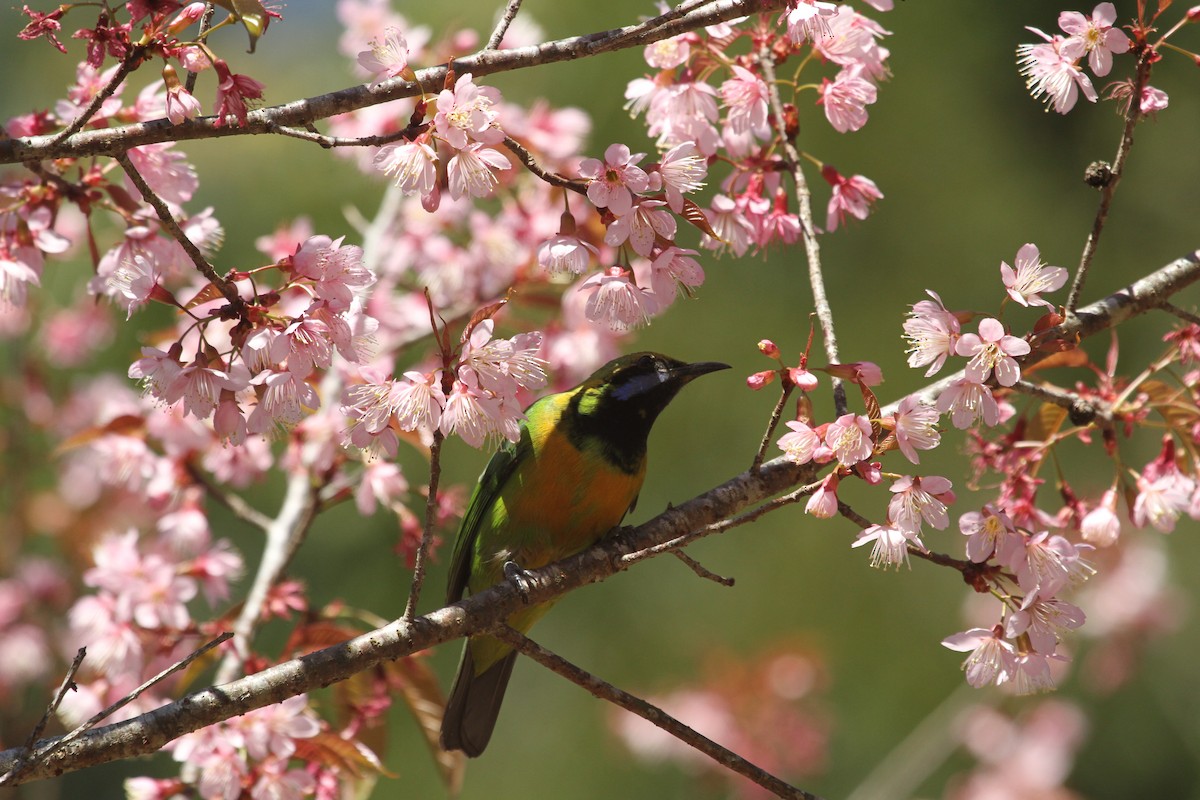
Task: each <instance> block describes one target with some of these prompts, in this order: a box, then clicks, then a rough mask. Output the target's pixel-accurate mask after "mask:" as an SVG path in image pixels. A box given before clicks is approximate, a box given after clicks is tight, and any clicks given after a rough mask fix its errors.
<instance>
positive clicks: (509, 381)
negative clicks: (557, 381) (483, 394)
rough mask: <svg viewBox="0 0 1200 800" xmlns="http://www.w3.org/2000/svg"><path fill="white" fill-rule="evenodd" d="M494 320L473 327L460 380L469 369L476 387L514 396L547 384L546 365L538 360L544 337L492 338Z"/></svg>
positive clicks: (461, 362)
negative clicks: (522, 391)
mask: <svg viewBox="0 0 1200 800" xmlns="http://www.w3.org/2000/svg"><path fill="white" fill-rule="evenodd" d="M494 329H495V320H492V319H485V320H483V321H482V322H480V323H479V324H478V325H476V326H475V327H474V329H473V330H472V331H471V336H470V338H469V339H468V340H467V343H466V344H465V345H464V347H463V351H462V355H461V356H460V357H459V373H460V377H461V376H462V374H463V373H464V371H465V370H470V371H471V373H472V374H473V376H474V378H475V381H476V383H477V385H478V386H479V387H480V388H482V389H486V390H487V391H489V392H491V393H492V394H493V395H496V396H498V397H499V396H508V397H515V396H516V394H517V392H518V391H520V390H525V391H536V390H538V389H541V388H543V387H545V385H546V362H545V361H543V360H542V359H540V358H538V355H537V354H538V351H539V350H540V349H541V346H542V334H541V333H540V332H538V331H531V332H528V333H520V334H517V335H516V336H514V337H512V338H511V339H498V338H493V331H494Z"/></svg>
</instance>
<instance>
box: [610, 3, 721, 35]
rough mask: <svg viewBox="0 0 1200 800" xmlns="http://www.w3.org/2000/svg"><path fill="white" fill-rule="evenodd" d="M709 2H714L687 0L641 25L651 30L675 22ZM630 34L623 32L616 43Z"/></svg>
mask: <svg viewBox="0 0 1200 800" xmlns="http://www.w3.org/2000/svg"><path fill="white" fill-rule="evenodd" d="M709 2H712V0H685V2H682V3H680V4H679V5H677V6H675V7H674V8H669V9H667V10H666V11H664V12H663V13H661V14H659V15H658V16H657V17H653V18H652V19H648V20H646V21H645V22H644V23H643V24H642V26H641V27H642V28H644V29H645V30H651V31H652V30H654V29H655V28H661V27H662V26H663V25H666V24H667V23H669V22H674V21H675V20H677V19H680V18H681V17H684V16H686V15H687V14H689V13H691V12H693V11H695V10H696V9H698V8H700V7H701V6H703V5H704V4H705V3H709ZM630 35H631V34H623V35H621V36H618V37H616V40H615V42H614V44H620V43H622V42H623V41H624V40H625V39H627V38H629V36H630Z"/></svg>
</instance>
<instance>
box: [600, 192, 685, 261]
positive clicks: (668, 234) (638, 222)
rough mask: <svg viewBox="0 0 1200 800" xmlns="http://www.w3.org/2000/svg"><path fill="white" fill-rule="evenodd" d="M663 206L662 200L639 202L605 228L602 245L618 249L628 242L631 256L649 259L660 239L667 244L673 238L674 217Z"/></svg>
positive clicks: (643, 200) (640, 200)
mask: <svg viewBox="0 0 1200 800" xmlns="http://www.w3.org/2000/svg"><path fill="white" fill-rule="evenodd" d="M665 205H666V202H664V201H662V200H647V199H639V200H638V201H637V202H635V203H634V204H633V205H632V206H631V207H630V210H629V211H628V212H626V213H625V214H621V215H619V216H617V218H616V220H615V221H614V222H613V223H612V224H611V225H609V226H608V230H607V231H605V233H604V241H605V243H606V244H609V245H612V246H613V247H617V246H620V245H621V244H623V243H625V241H626V240H628V242H629V246H630V247H632V248H633V252H635V253H637V254H638V255H640V256H646V257H649V256H650V251H651V250H653V249H654V245H655V242H656V240H657V239H658V238H659V237H661V238H663V239H666V240H668V241H670V240H672V239H674V238H675V230H676V224H675V217H674V216H672V214H671V212H669V211H667V210H666V209H664V208H663V206H665Z"/></svg>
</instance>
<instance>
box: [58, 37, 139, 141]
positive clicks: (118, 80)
mask: <svg viewBox="0 0 1200 800" xmlns="http://www.w3.org/2000/svg"><path fill="white" fill-rule="evenodd" d="M145 54H146V48H145V46H144V45H134V46H133V48H132V49H131V50H130V51H129V53H128V54H127V55H126V56H125V58H124V59H123V60H122V61H121V65H120V66H119V67H117V71H116V72H115V73H113V76H112V78H111V79H110V80H109V82H108V83H106V84H104V88H102V89H101V90H100V91H99V92H97V93H96V96H95V97H93V98H92V102H90V103H88V105H87V108H85V109H84V110H83V111H81V112H80V113H79V114H78V115H77V116H76V117H75V119H73V120H72V121H71V124H70V125H68V126H67V127H65V128H63V129H62V130H61V131H59V132H58V133H56V134H54V138H53V139H52V140H51V142H50V143H51V145H56V144H60V143H61V142H63V141H64V140H66V139H68V138H70V137H72V136H74V135H75V134H77V133H79V132H80V131H81V130H83V126H85V125H87V124H88V123H89V122H91V120H92V118H93V117H95V116H96V112H97V111H99V110H100V106H102V105H104V101H105V100H107V99H108V98H110V97H112V96H113V92H115V91H117V88H118V87H120V85H121V84H122V83H124V82H125V79H126V78H128V77H129V75H130V73H132V72H133V71H134V70H135V69H137V68H138V67H139V66H141V64H142V56H144V55H145Z"/></svg>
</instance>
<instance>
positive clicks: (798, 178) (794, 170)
mask: <svg viewBox="0 0 1200 800" xmlns="http://www.w3.org/2000/svg"><path fill="white" fill-rule="evenodd" d="M758 63H759V66H760V67H762V71H763V80H764V81H766V84H767V97H768V99H769V100H770V103H771V115H772V116H773V117H774V121H775V131H776V133H777V134H778V135H779V141H780V143H781V144H782V146H783V153H784V159H785V160H786V162H787V166H788V173H789V174H790V175H791V176H792V182H793V183H794V184H795V186H796V205H797V209H796V213H797V215H798V216H799V217H800V229H801V231H802V232H803V234H804V255H805V257H806V258H807V261H808V282H809V284H810V285H811V286H812V294H813V308H814V310H815V311H816V312H817V321H818V322H819V323H820V324H821V338H822V340H823V341H824V344H825V356H826V358H828V359H829V363H831V364H839V363H841V358H839V357H838V346H837V335H836V334H835V333H834V330H833V309H832V308H831V307H830V305H829V298H828V297H827V296H826V294H825V276H824V275H823V274H822V271H821V245H820V244H819V243H818V242H817V229H816V225H815V224H814V223H813V212H812V193H811V192H809V190H808V181H807V179H805V177H804V169H803V168H802V167H801V166H800V153H799V152H798V151H797V150H796V145H795V144H794V143H793V142H792V140H791V139H790V138H788V133H787V118H786V116H785V115H784V110H783V99H782V98H781V97H780V96H779V81H778V80H776V78H775V55H774V54H773V53H772V52H771V49H770V48H769V47H767V46H766V45H764V46H763V47H761V48H760V49H759V52H758ZM833 406H834V409H835V410H836V412H837V414H838V416H841V415H842V414H845V413H846V409H847V405H846V387H845V386H844V385H843V383H842V380H841V379H840V378H834V379H833Z"/></svg>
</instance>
